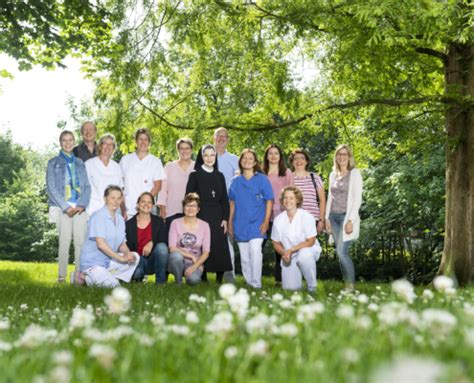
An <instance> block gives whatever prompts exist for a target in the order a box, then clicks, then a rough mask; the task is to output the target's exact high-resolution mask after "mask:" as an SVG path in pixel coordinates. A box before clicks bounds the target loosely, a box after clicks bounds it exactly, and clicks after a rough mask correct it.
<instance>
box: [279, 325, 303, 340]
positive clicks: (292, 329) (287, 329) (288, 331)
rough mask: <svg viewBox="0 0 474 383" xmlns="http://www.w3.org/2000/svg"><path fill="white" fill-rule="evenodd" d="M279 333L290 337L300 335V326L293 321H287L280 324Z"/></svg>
mask: <svg viewBox="0 0 474 383" xmlns="http://www.w3.org/2000/svg"><path fill="white" fill-rule="evenodd" d="M278 333H279V334H280V335H283V336H286V337H288V338H291V337H295V336H296V335H298V327H296V325H294V324H293V323H285V324H282V325H281V326H280V328H279V331H278Z"/></svg>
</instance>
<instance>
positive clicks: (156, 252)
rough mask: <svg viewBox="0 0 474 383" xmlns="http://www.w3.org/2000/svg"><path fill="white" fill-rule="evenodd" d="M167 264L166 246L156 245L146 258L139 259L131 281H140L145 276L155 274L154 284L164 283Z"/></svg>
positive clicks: (164, 244)
mask: <svg viewBox="0 0 474 383" xmlns="http://www.w3.org/2000/svg"><path fill="white" fill-rule="evenodd" d="M167 264H168V246H166V243H164V242H160V243H157V244H156V246H155V247H154V248H153V251H152V252H151V254H150V255H149V256H148V257H143V256H142V257H140V263H139V264H138V266H137V268H136V269H135V272H134V273H133V276H132V280H133V281H142V280H143V278H144V277H145V275H152V274H155V279H156V283H157V284H158V283H166V279H167V276H166V267H167Z"/></svg>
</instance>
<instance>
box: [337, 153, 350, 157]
mask: <svg viewBox="0 0 474 383" xmlns="http://www.w3.org/2000/svg"><path fill="white" fill-rule="evenodd" d="M336 156H339V157H349V153H337V154H336Z"/></svg>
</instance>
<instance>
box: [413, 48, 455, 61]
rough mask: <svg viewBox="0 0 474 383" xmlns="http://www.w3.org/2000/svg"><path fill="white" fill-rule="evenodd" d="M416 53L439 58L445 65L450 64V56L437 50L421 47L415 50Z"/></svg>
mask: <svg viewBox="0 0 474 383" xmlns="http://www.w3.org/2000/svg"><path fill="white" fill-rule="evenodd" d="M415 52H417V53H421V54H424V55H428V56H433V57H436V58H439V59H440V60H441V61H442V62H443V64H447V62H448V56H447V55H446V54H444V53H443V52H440V51H437V50H435V49H431V48H422V47H420V48H415Z"/></svg>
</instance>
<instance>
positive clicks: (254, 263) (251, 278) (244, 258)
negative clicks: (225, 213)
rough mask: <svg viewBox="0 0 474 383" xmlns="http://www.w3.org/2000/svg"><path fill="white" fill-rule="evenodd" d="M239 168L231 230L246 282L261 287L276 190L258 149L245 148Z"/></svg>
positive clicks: (231, 193) (233, 192)
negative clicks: (263, 168)
mask: <svg viewBox="0 0 474 383" xmlns="http://www.w3.org/2000/svg"><path fill="white" fill-rule="evenodd" d="M239 168H240V175H239V176H236V177H234V178H233V179H232V183H231V185H230V189H229V203H230V216H229V233H230V235H232V236H233V237H234V239H235V240H236V241H237V244H238V246H239V251H240V262H241V267H242V274H243V275H244V278H245V281H246V282H247V283H248V284H249V285H250V286H252V287H254V288H261V287H262V282H261V279H262V242H263V240H264V238H266V232H267V231H268V227H269V224H270V216H271V214H272V206H273V190H272V185H271V184H270V181H269V180H268V178H267V176H266V175H264V174H263V173H261V171H260V166H259V164H258V159H257V154H256V153H255V151H254V150H252V149H244V150H243V151H242V154H241V155H240V158H239Z"/></svg>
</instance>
